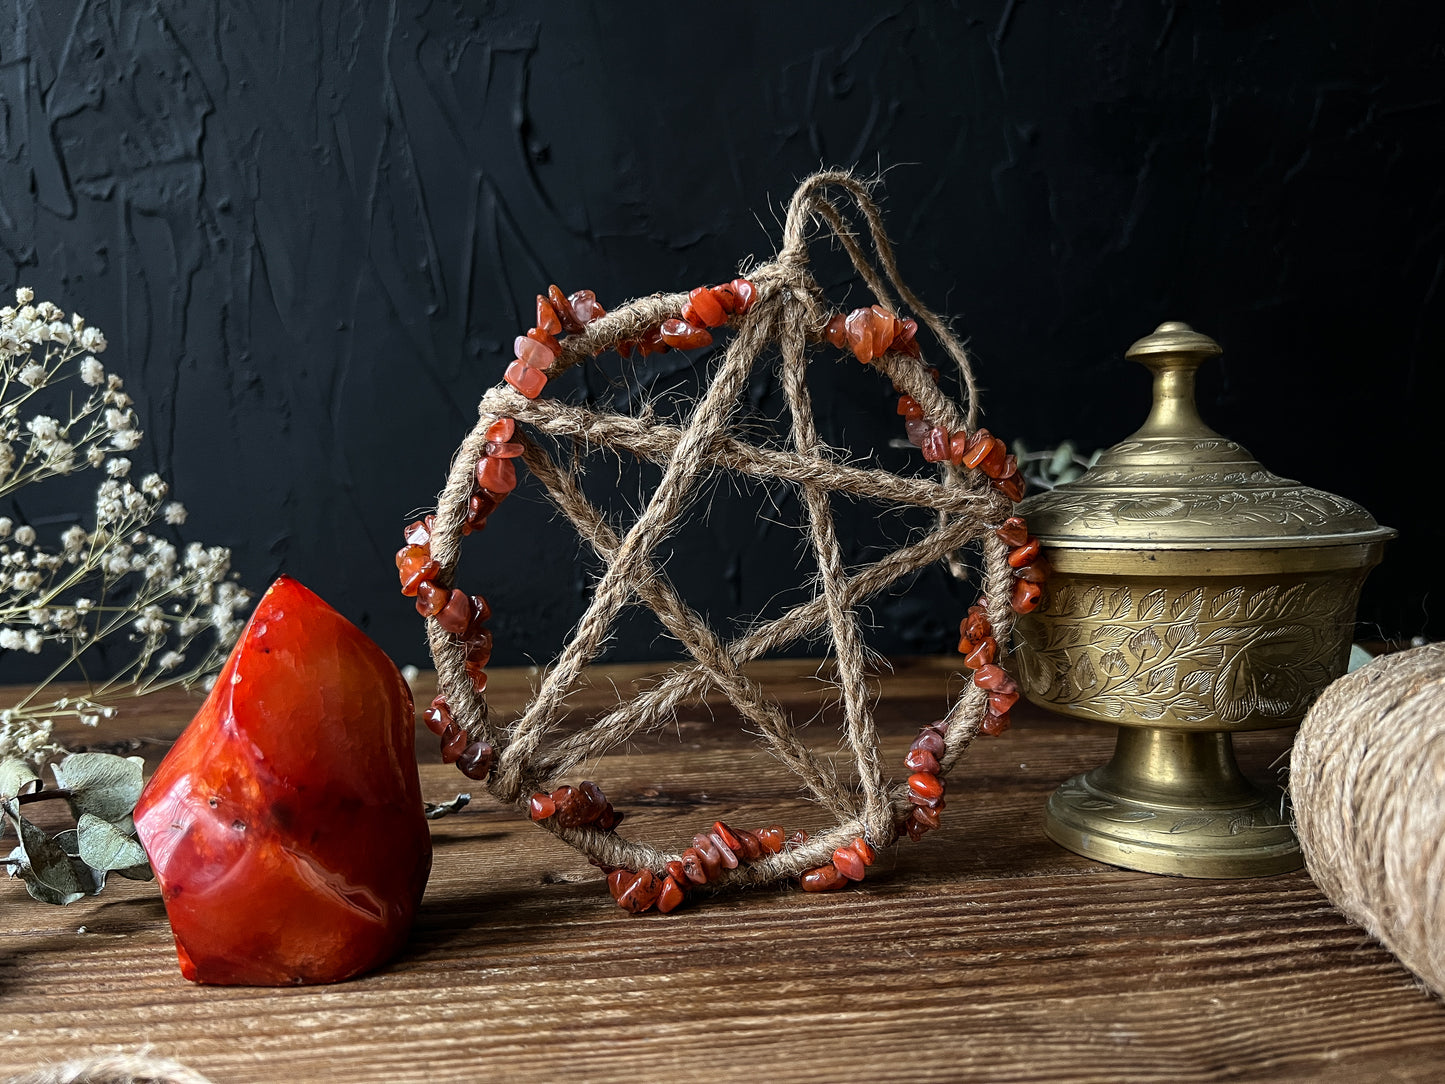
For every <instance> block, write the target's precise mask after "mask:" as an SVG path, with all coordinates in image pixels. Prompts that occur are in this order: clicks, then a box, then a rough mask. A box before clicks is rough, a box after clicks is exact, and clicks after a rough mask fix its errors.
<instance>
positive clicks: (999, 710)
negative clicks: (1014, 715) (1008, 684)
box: [988, 690, 1019, 715]
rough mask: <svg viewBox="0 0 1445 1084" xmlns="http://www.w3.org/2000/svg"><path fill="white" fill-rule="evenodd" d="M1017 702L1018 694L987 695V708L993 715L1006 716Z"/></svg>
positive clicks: (999, 693)
mask: <svg viewBox="0 0 1445 1084" xmlns="http://www.w3.org/2000/svg"><path fill="white" fill-rule="evenodd" d="M1018 702H1019V693H1018V691H1017V690H1015V691H1013V692H996V693H989V694H988V707H989V710H990V711H992V712H993V713H994V714H995V715H1007V714H1008V713H1009V712H1010V711H1011V710H1012V709H1013V706H1014V705H1015V704H1017V703H1018Z"/></svg>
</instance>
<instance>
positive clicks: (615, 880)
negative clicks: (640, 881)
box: [607, 869, 637, 900]
mask: <svg viewBox="0 0 1445 1084" xmlns="http://www.w3.org/2000/svg"><path fill="white" fill-rule="evenodd" d="M636 876H637V874H635V873H633V872H632V871H631V870H630V869H614V870H609V871H608V874H607V891H608V892H609V893H611V895H612V898H613V899H614V900H615V899H616V898H617V897H618V896H620V895H622V889H623V887H624V886H626V885H630V884H631V883H632V879H633V878H634V877H636Z"/></svg>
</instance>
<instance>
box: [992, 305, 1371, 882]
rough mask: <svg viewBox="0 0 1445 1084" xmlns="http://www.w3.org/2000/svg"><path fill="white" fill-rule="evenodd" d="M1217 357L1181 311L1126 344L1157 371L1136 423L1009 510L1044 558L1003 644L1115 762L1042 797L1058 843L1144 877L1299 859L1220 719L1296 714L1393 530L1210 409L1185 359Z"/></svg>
mask: <svg viewBox="0 0 1445 1084" xmlns="http://www.w3.org/2000/svg"><path fill="white" fill-rule="evenodd" d="M1219 353H1221V350H1220V347H1219V344H1218V343H1216V342H1215V341H1214V340H1213V339H1211V338H1209V337H1208V336H1206V335H1201V334H1199V333H1198V332H1196V331H1194V330H1193V329H1192V328H1190V327H1189V326H1188V325H1187V324H1182V323H1177V322H1170V323H1165V324H1161V325H1160V326H1159V328H1158V330H1156V331H1155V332H1154V334H1152V335H1149V336H1147V337H1145V338H1143V339H1140V340H1139V341H1138V342H1136V343H1135V344H1134V345H1133V346H1132V347H1130V349H1129V351H1128V353H1127V354H1126V355H1125V356H1126V357H1128V358H1130V359H1132V360H1135V361H1139V362H1141V363H1142V364H1144V365H1145V366H1147V367H1148V368H1149V369H1150V370H1151V371H1152V372H1153V374H1154V393H1153V394H1154V400H1153V408H1152V410H1151V411H1150V414H1149V417H1148V419H1147V420H1146V421H1145V423H1144V425H1143V427H1142V428H1141V429H1139V431H1138V432H1136V433H1135V434H1133V435H1132V436H1131V437H1129V438H1128V439H1126V440H1124V441H1123V442H1122V443H1120V444H1117V445H1115V446H1114V447H1112V448H1110V449H1109V450H1108V451H1107V452H1105V453H1104V454H1103V455H1101V456H1100V457H1099V459H1098V461H1097V462H1096V463H1095V465H1094V466H1093V467H1091V468H1090V469H1089V471H1088V472H1087V473H1085V474H1084V475H1083V476H1082V477H1081V478H1079V479H1078V480H1077V481H1074V482H1071V483H1068V484H1066V485H1061V486H1059V487H1058V488H1057V489H1054V490H1050V491H1048V492H1045V493H1039V494H1036V495H1034V496H1032V497H1029V498H1028V499H1027V500H1025V501H1024V502H1023V504H1022V505H1020V507H1019V514H1020V515H1022V516H1024V517H1025V518H1026V519H1027V520H1028V524H1029V529H1030V532H1031V533H1032V534H1034V535H1036V536H1037V537H1038V538H1039V539H1040V541H1041V542H1042V543H1043V547H1044V552H1045V554H1046V555H1047V556H1048V559H1049V561H1050V562H1051V563H1052V565H1053V573H1052V575H1051V577H1050V580H1049V589H1048V597H1047V600H1046V602H1045V604H1044V605H1043V606H1042V607H1040V608H1039V609H1038V610H1036V611H1035V612H1034V613H1032V614H1028V615H1026V616H1024V617H1022V618H1020V620H1019V622H1018V625H1017V632H1016V641H1015V643H1016V656H1017V660H1018V667H1017V668H1018V672H1019V675H1020V685H1021V687H1022V690H1023V692H1024V694H1025V695H1026V696H1027V697H1028V698H1029V699H1030V700H1031V701H1033V702H1034V703H1036V704H1039V705H1042V706H1043V707H1046V708H1049V709H1051V710H1053V711H1057V712H1062V713H1063V714H1065V715H1071V716H1075V717H1078V718H1081V719H1089V720H1093V721H1096V722H1101V723H1109V724H1112V725H1114V726H1117V727H1118V728H1119V734H1118V742H1117V745H1116V747H1115V751H1114V756H1113V759H1112V760H1110V761H1109V763H1107V764H1105V765H1103V766H1101V767H1098V768H1095V769H1094V770H1093V771H1090V772H1086V773H1085V774H1083V775H1080V776H1076V777H1074V778H1073V779H1070V780H1069V781H1068V782H1066V783H1065V784H1063V786H1061V787H1060V788H1059V789H1058V790H1057V791H1056V792H1055V793H1054V794H1053V796H1052V797H1051V798H1050V799H1049V803H1048V809H1047V814H1046V830H1047V832H1048V834H1049V836H1050V837H1051V838H1052V839H1054V840H1055V841H1056V842H1058V843H1061V844H1063V845H1064V846H1065V847H1067V848H1069V849H1070V850H1073V851H1076V852H1078V853H1079V854H1082V855H1085V856H1087V857H1089V858H1093V859H1095V860H1097V861H1100V862H1106V863H1109V864H1111V865H1116V866H1123V867H1126V868H1129V869H1138V870H1145V871H1147V872H1150V873H1167V874H1175V875H1179V876H1191V877H1253V876H1265V875H1269V874H1274V873H1284V872H1287V871H1289V870H1292V869H1297V868H1298V867H1299V866H1300V864H1301V858H1300V852H1299V844H1298V842H1297V841H1296V840H1295V838H1294V833H1293V832H1292V831H1291V829H1290V827H1289V824H1288V817H1287V815H1286V812H1285V810H1284V808H1283V797H1282V795H1281V792H1280V790H1279V788H1278V787H1276V786H1273V785H1267V784H1265V785H1261V784H1257V783H1253V782H1251V781H1250V780H1248V779H1246V778H1245V777H1244V776H1243V775H1242V774H1241V773H1240V771H1239V767H1238V765H1237V764H1236V763H1235V758H1234V748H1233V744H1232V742H1233V739H1232V737H1231V735H1232V733H1233V732H1234V731H1242V730H1261V729H1268V728H1272V727H1287V726H1293V725H1295V724H1297V723H1298V722H1299V721H1300V720H1301V719H1302V718H1303V717H1304V714H1305V711H1306V709H1307V708H1308V707H1309V705H1310V703H1311V701H1312V700H1313V699H1314V697H1315V696H1316V695H1317V694H1318V693H1319V692H1320V690H1322V689H1323V688H1324V687H1325V685H1327V684H1328V683H1329V682H1330V681H1332V680H1334V679H1335V678H1337V677H1339V676H1340V675H1342V674H1343V673H1344V672H1345V669H1346V666H1347V663H1348V659H1349V653H1350V643H1351V640H1352V638H1353V632H1354V620H1355V607H1356V604H1357V602H1358V601H1359V595H1360V587H1361V585H1362V584H1363V583H1364V579H1365V576H1366V574H1367V573H1368V572H1369V570H1370V569H1371V568H1373V567H1374V566H1375V565H1376V564H1378V563H1379V561H1380V558H1381V556H1382V552H1383V548H1384V544H1385V542H1386V541H1387V540H1388V539H1390V538H1393V537H1394V536H1395V532H1394V531H1393V530H1390V529H1389V528H1387V527H1381V526H1380V525H1379V524H1378V523H1376V522H1375V520H1374V519H1373V518H1372V517H1371V516H1370V514H1369V513H1368V512H1366V511H1365V510H1364V509H1363V508H1361V507H1360V506H1359V505H1357V504H1354V503H1353V502H1351V501H1347V500H1345V499H1343V498H1341V497H1337V496H1334V495H1332V494H1329V493H1325V492H1323V491H1321V490H1318V489H1311V488H1309V487H1307V486H1303V485H1300V484H1299V483H1298V482H1294V481H1291V480H1289V479H1285V478H1280V477H1279V476H1277V475H1275V474H1271V473H1270V472H1269V471H1267V470H1266V469H1265V468H1264V467H1263V466H1261V465H1260V464H1259V463H1258V462H1257V461H1256V460H1255V459H1254V457H1253V456H1251V455H1250V454H1249V452H1247V451H1246V450H1245V449H1244V448H1242V447H1241V446H1240V445H1239V444H1237V443H1235V442H1234V441H1232V440H1228V439H1226V438H1225V437H1223V436H1221V435H1220V434H1218V433H1216V432H1214V430H1212V429H1210V428H1209V427H1208V426H1207V425H1205V424H1204V422H1203V420H1202V419H1201V418H1200V416H1199V412H1198V410H1197V409H1196V406H1195V400H1194V377H1195V372H1196V370H1197V369H1198V367H1199V365H1200V364H1201V363H1202V362H1203V361H1205V360H1206V359H1208V358H1211V357H1214V356H1215V355H1217V354H1219Z"/></svg>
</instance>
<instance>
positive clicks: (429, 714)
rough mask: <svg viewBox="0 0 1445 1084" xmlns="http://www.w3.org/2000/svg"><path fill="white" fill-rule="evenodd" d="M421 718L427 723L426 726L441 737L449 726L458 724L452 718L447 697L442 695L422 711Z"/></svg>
mask: <svg viewBox="0 0 1445 1084" xmlns="http://www.w3.org/2000/svg"><path fill="white" fill-rule="evenodd" d="M421 718H422V722H424V723H425V724H426V728H427V729H428V730H430V731H431V732H432V733H433V734H435V735H436V736H437V737H439V738H440V737H441V736H442V732H443V731H445V730H446V728H447V727H449V726H455V725H456V723H455V721H454V720H453V719H452V712H451V708H449V707H448V706H447V702H446V698H445V697H441V696H439V697H437V698H436V699H435V700H433V701H432V702H431V707H429V708H427V709H426V711H424V712H422V716H421Z"/></svg>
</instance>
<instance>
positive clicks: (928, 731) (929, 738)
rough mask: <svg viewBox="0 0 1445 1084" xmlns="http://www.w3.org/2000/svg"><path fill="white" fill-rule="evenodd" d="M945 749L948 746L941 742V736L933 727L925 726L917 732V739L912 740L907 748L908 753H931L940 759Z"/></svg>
mask: <svg viewBox="0 0 1445 1084" xmlns="http://www.w3.org/2000/svg"><path fill="white" fill-rule="evenodd" d="M947 748H948V745H947V743H946V742H945V741H944V740H943V735H942V734H940V733H939V732H938V731H937V730H935V729H933V727H931V726H926V727H924V728H923V729H922V730H920V731H919V732H918V737H916V738H914V739H913V744H912V745H911V746H909V752H912V751H913V750H915V749H918V750H922V751H923V752H925V753H931V754H933V756H935V757H941V756H943V754H944V751H945V750H946V749H947Z"/></svg>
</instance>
